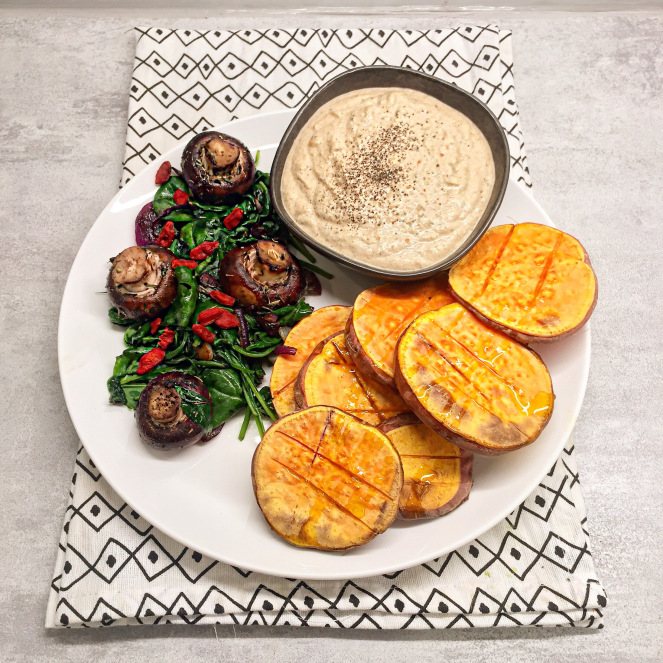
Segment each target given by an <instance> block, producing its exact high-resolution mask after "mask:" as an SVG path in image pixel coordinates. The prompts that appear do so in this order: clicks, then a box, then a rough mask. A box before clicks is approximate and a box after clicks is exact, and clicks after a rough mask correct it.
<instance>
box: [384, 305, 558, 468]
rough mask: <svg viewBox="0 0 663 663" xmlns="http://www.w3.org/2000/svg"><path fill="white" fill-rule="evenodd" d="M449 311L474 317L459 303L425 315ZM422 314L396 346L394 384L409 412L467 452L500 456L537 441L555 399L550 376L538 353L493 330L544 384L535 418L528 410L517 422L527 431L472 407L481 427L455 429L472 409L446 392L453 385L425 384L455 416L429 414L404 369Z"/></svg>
mask: <svg viewBox="0 0 663 663" xmlns="http://www.w3.org/2000/svg"><path fill="white" fill-rule="evenodd" d="M463 312H464V313H463ZM452 313H453V314H454V315H457V314H461V315H469V316H471V317H472V318H474V316H473V314H472V313H471V312H467V311H465V309H463V307H462V305H460V304H452V305H450V306H447V307H444V308H443V309H440V310H439V311H437V312H435V313H431V314H424V315H425V316H430V315H443V314H448V315H451V314H452ZM423 317H424V316H420V318H419V319H417V320H415V321H413V322H412V323H411V324H410V326H409V327H408V329H407V330H406V332H404V333H403V334H402V335H401V338H400V339H399V343H398V346H397V362H396V385H397V387H398V390H399V392H400V394H401V397H402V398H403V400H404V401H405V402H406V404H407V405H408V406H409V407H410V409H411V410H412V412H414V414H416V416H417V417H418V418H419V419H420V420H421V421H422V422H423V423H425V424H426V425H427V426H429V427H430V428H432V429H433V430H434V431H436V432H437V433H439V434H440V435H442V436H443V437H446V438H447V439H448V440H450V441H451V442H453V443H454V444H456V445H457V446H459V447H460V448H461V449H465V450H467V451H469V452H470V453H474V454H478V455H482V456H497V455H501V454H504V453H507V452H510V451H514V450H516V449H520V448H522V447H524V446H527V445H529V444H531V443H532V442H534V440H536V438H537V437H538V436H539V435H540V434H541V431H542V430H543V429H544V428H545V426H546V424H547V423H548V421H549V420H550V416H551V415H552V410H553V401H554V392H553V390H552V383H551V382H550V375H549V373H548V371H547V369H546V367H545V364H544V363H543V361H542V360H541V358H540V357H539V355H538V354H537V353H536V352H534V351H533V350H531V349H529V348H525V347H524V346H521V345H520V344H518V343H517V342H516V341H514V340H512V339H510V337H508V336H504V335H502V334H501V332H495V331H493V332H492V335H496V336H497V335H499V336H501V339H498V341H499V343H500V344H502V346H504V345H505V344H506V345H507V347H508V344H509V343H510V344H512V348H513V349H514V350H515V351H516V352H521V353H526V354H524V355H523V356H524V357H525V359H526V362H530V364H532V363H533V364H534V365H535V366H536V367H537V373H536V377H535V382H536V383H537V384H544V386H545V390H544V391H542V392H541V396H542V400H541V407H540V408H535V409H534V412H533V414H536V415H537V417H538V418H537V419H532V418H530V416H529V412H528V414H527V417H526V418H525V419H522V420H521V422H520V425H523V422H528V424H527V428H528V430H527V432H525V431H522V430H520V428H519V426H518V425H516V423H515V422H514V421H512V420H509V419H501V418H500V417H499V416H498V415H496V414H495V413H493V412H491V411H490V410H483V409H481V410H475V412H482V413H483V415H484V420H483V422H482V421H480V420H479V421H478V422H477V423H476V424H473V425H478V426H480V428H479V429H476V430H471V431H468V430H464V431H463V432H462V433H461V432H460V431H459V430H455V429H454V428H453V427H451V426H452V425H456V424H455V423H454V422H455V421H457V422H461V421H463V422H470V421H472V419H473V415H472V412H470V411H468V410H465V409H464V408H463V407H462V406H460V405H459V404H458V403H456V402H455V400H454V397H453V395H452V393H451V392H450V391H449V389H450V388H453V387H452V386H446V387H445V385H444V384H432V383H430V384H428V386H427V387H426V389H425V391H426V394H427V395H428V394H433V395H434V396H435V397H436V399H437V400H439V401H440V402H441V403H443V404H444V408H445V410H446V413H452V414H453V415H454V416H451V417H446V414H441V415H440V417H437V416H434V413H431V412H430V411H429V409H427V408H426V407H425V406H424V405H423V404H422V402H421V401H420V399H419V398H418V397H417V395H416V394H415V393H414V390H413V387H412V385H411V384H410V382H409V381H408V379H407V378H406V376H405V374H404V372H403V368H404V367H403V356H404V355H403V353H404V351H405V350H406V348H405V344H407V343H408V342H409V341H410V338H411V337H412V336H413V335H414V333H415V331H416V327H415V325H417V326H418V325H419V323H418V320H420V319H421V318H423ZM487 329H488V328H487ZM489 329H492V328H489ZM410 330H412V333H410V334H408V332H409V331H410ZM452 363H453V362H452ZM493 372H495V371H493ZM418 373H419V371H417V375H418ZM495 373H496V372H495ZM538 395H539V394H537V396H538ZM466 400H468V399H466ZM478 407H479V406H478V405H477V408H478ZM532 407H533V408H534V405H532ZM528 408H529V403H528ZM539 410H541V411H542V414H539ZM458 425H459V424H458Z"/></svg>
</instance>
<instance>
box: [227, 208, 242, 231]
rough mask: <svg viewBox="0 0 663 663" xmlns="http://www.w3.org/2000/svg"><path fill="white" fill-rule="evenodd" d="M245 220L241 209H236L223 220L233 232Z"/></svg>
mask: <svg viewBox="0 0 663 663" xmlns="http://www.w3.org/2000/svg"><path fill="white" fill-rule="evenodd" d="M243 218H244V212H243V211H242V210H241V209H240V208H239V207H235V209H234V210H233V211H232V212H230V214H228V216H227V217H226V218H225V219H224V220H223V225H224V226H225V227H226V228H227V229H228V230H233V229H234V228H237V226H238V225H239V224H240V222H241V220H242V219H243Z"/></svg>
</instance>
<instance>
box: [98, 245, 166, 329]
mask: <svg viewBox="0 0 663 663" xmlns="http://www.w3.org/2000/svg"><path fill="white" fill-rule="evenodd" d="M174 258H175V256H174V254H173V253H172V252H171V251H169V250H168V249H164V248H162V247H160V246H144V247H143V246H130V247H129V248H128V249H124V251H122V252H121V253H119V254H118V255H116V256H115V258H113V261H112V262H113V264H112V265H111V268H110V271H109V273H108V279H107V281H106V290H107V291H108V296H109V297H110V300H111V303H112V304H113V306H115V307H116V308H118V309H119V310H120V311H122V313H124V315H125V316H126V317H127V318H131V319H132V320H138V321H143V320H151V319H153V318H156V317H157V316H159V315H161V313H163V312H164V311H165V310H166V309H167V308H168V307H169V306H170V305H171V304H172V303H173V300H174V299H175V295H176V294H177V279H176V278H175V274H174V272H173V268H172V262H173V259H174Z"/></svg>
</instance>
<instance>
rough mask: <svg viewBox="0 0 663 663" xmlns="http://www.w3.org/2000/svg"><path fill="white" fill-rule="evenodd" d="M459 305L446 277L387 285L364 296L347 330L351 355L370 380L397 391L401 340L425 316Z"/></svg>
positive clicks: (355, 304)
mask: <svg viewBox="0 0 663 663" xmlns="http://www.w3.org/2000/svg"><path fill="white" fill-rule="evenodd" d="M454 301H456V300H455V299H454V298H453V297H452V295H451V292H450V290H449V287H448V284H447V279H446V277H435V278H430V279H426V280H425V281H418V282H415V283H385V284H383V285H379V286H376V287H375V288H369V289H368V290H364V292H362V293H360V294H359V295H358V297H357V299H356V300H355V303H354V308H353V309H352V315H351V316H350V318H349V319H348V323H347V327H346V341H347V346H348V351H349V352H350V355H351V357H352V359H353V360H354V362H355V363H356V364H357V366H358V367H359V370H360V371H361V372H362V373H363V374H364V375H366V376H368V377H370V378H373V379H374V380H377V381H378V382H382V383H383V384H386V385H387V386H388V387H391V388H392V389H395V388H396V383H395V382H394V350H395V349H396V343H397V341H398V337H399V336H400V335H401V333H402V332H403V331H404V330H405V328H406V327H407V326H408V325H409V324H410V323H411V322H412V320H414V319H415V318H416V317H417V316H418V315H420V314H421V313H425V312H426V311H432V310H434V309H437V308H441V307H442V306H446V305H447V304H451V303H452V302H454Z"/></svg>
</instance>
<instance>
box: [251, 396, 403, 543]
mask: <svg viewBox="0 0 663 663" xmlns="http://www.w3.org/2000/svg"><path fill="white" fill-rule="evenodd" d="M297 417H302V418H307V419H311V420H312V422H311V421H305V422H304V423H303V425H302V427H301V429H300V430H301V431H302V432H305V431H311V429H316V430H315V433H316V434H317V433H318V432H319V430H321V433H320V439H319V444H318V445H317V446H316V448H315V454H312V453H311V452H312V451H313V448H312V447H308V446H301V447H297V446H296V444H297V440H296V439H295V438H293V437H291V438H290V440H288V439H287V438H288V437H289V435H288V434H287V433H286V434H285V435H282V439H285V441H286V442H287V443H288V444H291V445H294V446H295V448H296V449H297V450H298V451H299V452H300V453H303V454H305V457H304V458H303V459H301V460H303V462H304V463H305V464H307V465H308V462H309V456H311V455H312V456H313V460H312V463H311V466H312V465H313V463H315V462H323V463H328V466H329V467H332V468H333V467H334V466H336V467H345V465H346V464H348V463H349V464H350V468H351V469H350V470H347V469H346V470H345V471H346V472H347V473H348V474H349V475H350V476H354V473H353V472H352V468H354V469H357V468H361V464H362V462H363V461H362V459H361V454H362V449H364V445H365V443H366V440H367V439H370V440H371V443H370V444H369V445H368V447H369V452H368V453H369V454H370V455H369V457H368V459H367V463H368V465H367V466H365V467H364V470H365V471H362V476H366V477H367V479H366V480H363V479H359V480H358V479H357V478H355V479H353V480H352V481H353V484H352V486H353V490H351V491H350V492H349V493H348V492H347V491H346V495H345V497H346V499H348V498H349V501H348V502H347V506H346V507H343V505H342V503H341V501H339V502H336V500H334V499H331V500H328V501H327V500H325V499H324V496H325V495H327V493H326V492H325V491H324V490H323V489H322V488H321V487H318V486H319V479H320V477H319V476H318V477H317V479H316V478H315V477H311V476H310V475H309V477H308V478H305V477H303V475H302V476H300V477H299V479H300V480H299V481H297V477H296V475H295V473H294V472H295V471H293V470H291V471H289V472H288V471H287V468H286V472H285V473H282V474H281V478H283V477H285V480H286V486H285V488H284V489H281V490H279V487H278V485H276V491H272V492H271V493H270V490H269V488H270V487H269V486H268V487H267V488H266V487H265V486H264V485H262V484H261V479H264V477H262V476H261V470H262V469H264V466H265V461H267V462H273V461H275V460H276V462H278V459H275V458H272V457H271V455H272V454H273V453H274V450H275V449H278V445H277V446H276V447H275V446H274V445H273V444H272V445H271V447H270V443H271V442H272V441H273V439H274V437H275V434H278V432H279V431H278V430H277V429H280V428H287V427H288V426H289V424H290V423H291V422H292V421H293V420H294V419H296V418H297ZM323 419H324V424H323ZM316 420H317V421H316ZM321 424H323V425H322V426H321ZM333 426H340V427H341V431H342V433H343V435H342V436H340V437H338V438H336V439H338V440H340V442H339V444H340V445H341V446H340V447H339V450H338V454H337V455H336V456H335V455H334V453H335V452H334V449H333V448H330V447H332V446H333V443H334V438H332V439H331V442H327V445H326V446H325V447H323V446H322V445H323V438H325V440H326V441H327V439H328V438H327V437H326V436H327V433H328V431H329V428H330V427H333ZM270 431H271V432H270ZM352 435H355V439H354V442H352V441H351V447H350V449H349V450H350V451H352V450H353V449H354V450H355V451H356V453H357V454H358V457H359V461H357V456H355V455H352V453H350V454H348V453H347V452H348V449H347V448H344V447H343V445H344V444H345V443H346V441H347V439H348V438H349V437H350V438H351V437H352ZM270 436H271V437H270ZM366 436H368V438H367V437H366ZM291 440H294V442H292V441H291ZM362 443H363V444H362ZM376 445H377V447H376ZM375 448H378V449H379V450H380V451H379V453H376V451H375ZM265 456H267V458H265ZM291 458H292V456H291ZM316 458H317V460H316ZM355 461H356V462H358V463H359V465H356V467H355V466H353V462H355ZM371 463H373V466H372V467H371ZM285 465H287V463H284V466H285ZM378 474H379V475H380V479H384V482H383V483H384V485H383V486H382V488H381V489H378V488H375V487H374V485H373V483H374V482H376V477H377V476H378ZM325 476H326V475H325V473H324V472H323V473H322V478H323V480H324V478H325ZM267 478H269V473H268V474H267ZM251 480H252V485H253V492H254V495H255V497H256V501H257V502H258V506H259V507H260V509H261V511H262V513H263V516H264V517H265V520H266V522H267V524H268V525H269V527H270V528H271V529H272V530H273V531H274V532H276V533H277V534H278V535H279V536H281V537H283V538H284V539H285V540H286V541H287V542H288V543H291V544H292V545H295V546H298V547H307V548H316V549H319V550H330V551H335V550H347V549H349V548H354V547H357V546H360V545H364V544H366V543H368V542H369V541H371V540H372V539H373V538H375V536H377V535H378V534H381V533H382V532H384V531H385V530H386V529H387V528H388V527H389V526H390V525H391V524H392V523H393V521H394V519H395V518H396V515H397V513H398V496H399V494H400V491H401V489H402V485H403V468H402V465H401V462H400V457H399V455H398V452H397V451H396V449H395V448H394V446H393V444H392V443H391V441H390V440H389V438H388V437H386V435H384V434H382V433H381V432H380V431H378V430H377V429H375V428H373V427H372V426H368V425H367V424H365V423H364V422H362V421H360V420H359V419H357V418H356V417H353V416H352V415H349V414H347V413H345V412H342V411H340V410H338V409H336V408H330V407H325V406H320V407H315V408H309V409H308V410H304V411H298V412H295V413H292V414H290V415H287V416H286V417H283V418H282V419H279V420H278V421H277V422H275V423H274V424H272V426H270V428H269V429H268V430H267V432H266V433H265V436H264V437H263V440H262V442H261V443H260V444H259V445H258V447H256V450H255V452H254V454H253V459H252V462H251ZM288 482H290V484H288ZM316 482H317V483H316ZM372 482H373V483H372ZM275 483H276V484H278V481H275ZM355 484H356V485H357V487H356V488H355ZM302 486H303V487H304V492H303V493H301V494H300V495H298V494H297V488H301V487H302ZM324 486H325V484H324V482H323V487H324ZM337 487H338V483H335V482H329V483H328V484H327V488H331V489H334V488H337ZM346 488H347V486H346ZM359 490H363V491H364V499H362V497H361V495H359V494H357V491H359ZM307 491H308V492H307ZM316 491H317V492H316ZM320 493H322V502H323V503H324V506H323V505H322V504H321V503H320V502H321V495H320ZM275 495H276V497H275ZM312 496H315V498H314V499H313V500H312V501H313V505H310V504H307V503H306V502H307V499H309V501H310V498H311V497H312ZM333 497H334V495H332V498H333ZM274 499H277V500H278V499H281V500H283V502H284V505H283V506H282V507H281V508H279V504H278V502H277V505H276V506H277V509H276V510H275V509H273V501H274ZM339 499H342V498H339ZM369 503H370V504H369ZM365 505H368V506H369V508H370V506H371V505H372V506H373V508H372V509H371V512H372V514H373V520H370V521H369V522H370V523H371V525H366V524H364V525H363V526H361V524H360V523H358V521H362V522H363V519H364V517H365ZM329 509H331V511H332V512H334V514H335V517H336V520H337V521H340V523H341V525H340V526H339V527H340V528H341V529H342V528H343V527H344V526H345V525H349V527H348V529H349V533H348V536H347V537H344V536H343V534H344V532H343V531H342V532H341V536H338V527H337V529H336V530H334V527H333V525H334V524H336V525H337V526H338V522H334V520H333V519H332V520H331V525H332V527H330V526H329V523H328V522H326V521H323V522H322V523H320V521H321V520H323V516H325V512H326V511H328V510H329ZM353 514H354V515H353ZM346 538H347V540H345V539H346Z"/></svg>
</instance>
